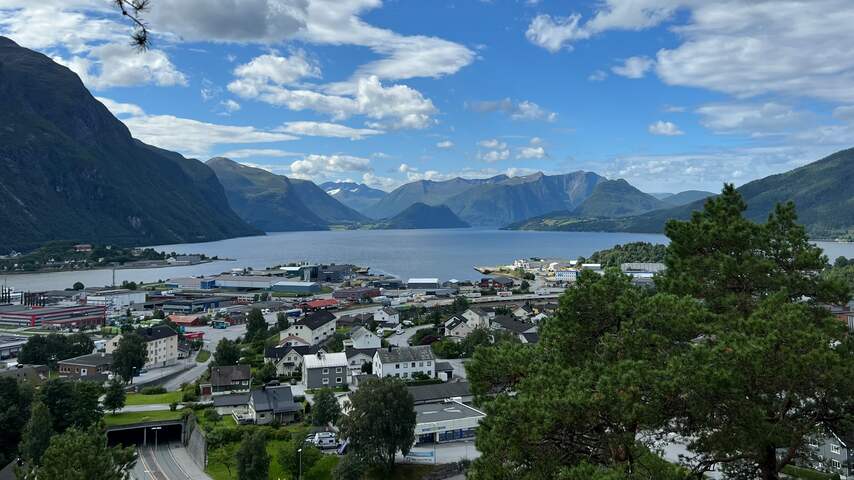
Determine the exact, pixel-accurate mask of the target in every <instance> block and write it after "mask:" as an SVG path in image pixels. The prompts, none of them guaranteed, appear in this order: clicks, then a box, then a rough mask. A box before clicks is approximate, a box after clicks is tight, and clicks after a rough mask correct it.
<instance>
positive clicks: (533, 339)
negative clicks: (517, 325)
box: [520, 332, 540, 343]
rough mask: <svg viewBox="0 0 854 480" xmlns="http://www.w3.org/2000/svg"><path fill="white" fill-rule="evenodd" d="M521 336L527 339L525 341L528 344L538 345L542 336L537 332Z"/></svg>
mask: <svg viewBox="0 0 854 480" xmlns="http://www.w3.org/2000/svg"><path fill="white" fill-rule="evenodd" d="M520 335H522V336H523V337H525V341H526V342H528V343H538V342H539V341H540V334H539V333H537V332H531V333H522V334H520Z"/></svg>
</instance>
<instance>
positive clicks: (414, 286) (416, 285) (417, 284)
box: [406, 278, 441, 290]
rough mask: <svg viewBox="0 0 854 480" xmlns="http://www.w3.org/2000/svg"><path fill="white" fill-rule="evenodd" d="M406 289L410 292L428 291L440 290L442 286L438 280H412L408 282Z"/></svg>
mask: <svg viewBox="0 0 854 480" xmlns="http://www.w3.org/2000/svg"><path fill="white" fill-rule="evenodd" d="M406 287H407V288H409V289H410V290H426V289H431V288H439V287H441V285H440V284H439V279H438V278H410V279H409V281H408V282H406Z"/></svg>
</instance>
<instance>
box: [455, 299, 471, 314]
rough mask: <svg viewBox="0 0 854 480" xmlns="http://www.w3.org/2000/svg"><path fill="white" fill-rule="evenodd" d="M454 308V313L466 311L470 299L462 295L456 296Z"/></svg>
mask: <svg viewBox="0 0 854 480" xmlns="http://www.w3.org/2000/svg"><path fill="white" fill-rule="evenodd" d="M452 308H453V311H454V312H453V313H462V312H465V311H466V310H468V308H469V299H468V298H466V297H461V296H457V297H454V303H453V305H452Z"/></svg>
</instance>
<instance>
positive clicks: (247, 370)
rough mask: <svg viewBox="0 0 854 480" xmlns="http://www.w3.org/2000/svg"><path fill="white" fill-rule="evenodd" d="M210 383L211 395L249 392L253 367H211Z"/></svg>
mask: <svg viewBox="0 0 854 480" xmlns="http://www.w3.org/2000/svg"><path fill="white" fill-rule="evenodd" d="M210 383H211V393H213V394H214V395H224V394H227V393H237V392H248V391H249V388H250V385H251V383H252V373H251V367H250V366H249V365H224V366H215V367H211V382H210Z"/></svg>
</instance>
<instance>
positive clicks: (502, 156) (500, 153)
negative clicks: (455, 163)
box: [477, 148, 510, 163]
mask: <svg viewBox="0 0 854 480" xmlns="http://www.w3.org/2000/svg"><path fill="white" fill-rule="evenodd" d="M477 158H479V159H481V160H483V161H484V162H487V163H493V162H498V161H500V160H507V159H508V158H510V149H507V148H504V149H501V150H489V151H487V152H478V154H477Z"/></svg>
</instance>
